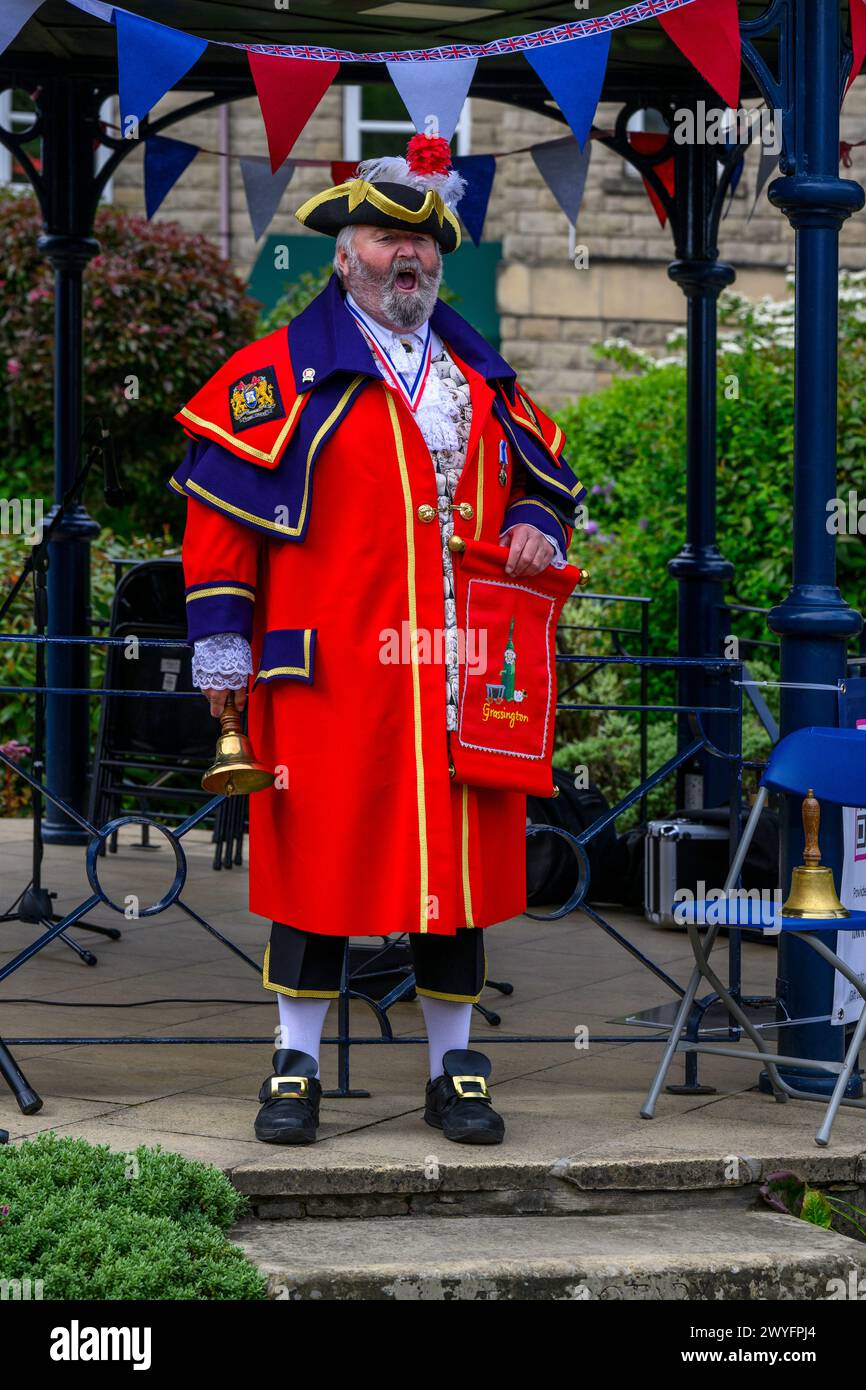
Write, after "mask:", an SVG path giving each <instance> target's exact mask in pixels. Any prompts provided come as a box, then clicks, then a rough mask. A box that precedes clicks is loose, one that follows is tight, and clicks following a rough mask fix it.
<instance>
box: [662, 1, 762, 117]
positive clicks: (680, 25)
mask: <svg viewBox="0 0 866 1390" xmlns="http://www.w3.org/2000/svg"><path fill="white" fill-rule="evenodd" d="M659 24H660V25H661V26H662V28H663V29H664V31H665V33H666V34H667V35H668V37H669V38H670V39H672V40H673V42H674V43H675V44H676V46H677V48H678V49H679V50H680V52H681V53H683V54H684V55H685V57H686V58H688V60H689V62H690V63H691V65H692V67H694V68H697V70H698V72H699V73H700V74H701V77H704V78H706V80H707V82H709V84H710V86H711V87H712V89H713V91H714V92H718V94H719V96H720V97H721V98H722V101H723V102H724V103H725V105H726V106H731V107H733V108H734V110H736V109H737V108H738V107H739V104H740V69H741V67H742V60H743V44H742V39H741V37H740V17H739V15H738V13H737V0H694V4H692V5H689V6H687V7H686V8H685V9H682V10H675V11H674V12H673V13H670V14H662V15H659Z"/></svg>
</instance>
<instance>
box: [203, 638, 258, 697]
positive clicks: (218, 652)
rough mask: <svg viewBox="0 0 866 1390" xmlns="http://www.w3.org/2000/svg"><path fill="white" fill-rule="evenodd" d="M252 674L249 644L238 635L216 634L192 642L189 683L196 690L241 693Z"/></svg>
mask: <svg viewBox="0 0 866 1390" xmlns="http://www.w3.org/2000/svg"><path fill="white" fill-rule="evenodd" d="M252 673H253V662H252V652H251V651H250V644H249V642H248V641H247V639H246V637H241V635H240V633H237V632H217V633H214V634H213V636H211V637H202V638H201V639H200V640H199V641H198V642H196V643H195V646H194V648H193V656H192V683H193V685H194V686H197V687H198V689H199V690H208V689H210V690H243V689H244V687H245V686H246V683H247V676H251V675H252Z"/></svg>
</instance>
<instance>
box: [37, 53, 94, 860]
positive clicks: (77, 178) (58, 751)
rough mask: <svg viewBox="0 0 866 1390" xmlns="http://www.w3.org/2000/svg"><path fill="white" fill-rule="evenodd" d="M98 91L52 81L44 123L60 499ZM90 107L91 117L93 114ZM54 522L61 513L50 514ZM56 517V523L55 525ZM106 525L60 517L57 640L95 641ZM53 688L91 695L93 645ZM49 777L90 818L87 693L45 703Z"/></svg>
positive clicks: (73, 415) (70, 434)
mask: <svg viewBox="0 0 866 1390" xmlns="http://www.w3.org/2000/svg"><path fill="white" fill-rule="evenodd" d="M91 87H92V84H90V85H88V84H87V83H84V82H80V81H75V80H70V79H68V78H58V79H52V80H50V81H48V82H46V84H45V90H44V92H43V94H42V97H41V101H40V106H41V112H42V120H43V123H44V124H43V141H42V150H43V163H42V172H43V188H44V201H43V215H44V230H43V233H42V235H41V236H40V238H39V242H38V245H39V249H40V251H42V253H43V254H44V255H45V256H47V257H48V259H49V260H50V262H51V265H52V267H53V269H54V343H55V364H54V501H55V506H56V504H57V503H59V502H60V501H61V500H62V498H63V495H64V493H65V492H66V491H67V490H68V489H69V487H70V486H71V484H72V481H73V479H74V478H75V475H76V473H77V471H78V468H79V464H80V461H81V436H82V412H81V396H82V381H83V358H82V351H83V345H82V322H83V318H82V288H83V287H82V276H83V273H84V268H85V266H86V265H87V263H88V262H89V261H90V260H91V259H92V257H93V256H95V255H96V254H97V252H98V251H99V243H98V242H96V241H94V240H93V237H92V235H91V233H92V230H93V217H94V212H95V200H94V193H93V140H94V132H95V130H96V126H95V123H94V124H92V125H91V124H89V123H88V121H87V120H86V119H82V114H83V113H87V114H89V115H91V116H93V117H94V118H95V116H96V112H95V111H93V109H92V103H93V96H92V90H91ZM88 108H90V109H88ZM50 515H53V512H52V513H51V514H50ZM50 515H49V519H50ZM98 533H99V527H98V526H97V524H96V522H95V521H93V519H92V518H91V517H90V516H89V515H88V513H87V511H86V510H85V508H84V507H83V506H81V505H80V504H79V505H76V506H74V507H72V508H71V509H70V511H68V512H67V513H66V515H65V516H64V517H63V518H62V519H61V521H60V523H59V526H58V529H57V531H56V532H55V534H54V537H53V539H52V542H51V545H50V561H49V567H48V632H49V635H50V636H52V637H69V636H74V637H87V636H89V635H90V632H89V623H90V542H91V540H92V539H93V537H94V536H96V535H98ZM47 680H48V685H49V686H50V687H52V688H54V689H57V688H60V689H73V690H86V689H87V687H88V686H89V685H90V648H89V647H88V646H87V645H86V644H85V643H78V644H74V645H71V646H62V645H58V646H55V645H54V644H53V643H50V644H49V647H48V668H47ZM46 722H47V735H46V759H45V762H46V770H47V782H48V785H49V786H50V787H51V790H52V791H53V792H56V793H57V794H58V795H59V796H61V797H63V799H64V800H65V801H68V802H69V804H70V805H72V806H74V807H75V808H76V809H77V810H83V809H84V807H83V802H84V789H85V784H86V778H87V769H88V766H89V762H90V701H89V699H88V698H87V696H85V695H59V694H50V695H49V696H48V699H47V704H46ZM43 836H44V838H45V840H46V841H49V842H53V843H55V844H73V843H84V842H85V841H86V840H87V832H86V831H84V830H82V829H81V828H80V827H79V826H77V825H76V824H75V823H74V822H73V821H71V820H70V819H69V817H68V816H65V815H64V814H63V812H62V811H60V810H59V809H58V808H57V806H55V804H54V802H53V801H49V802H48V807H47V810H46V813H45V818H44V820H43Z"/></svg>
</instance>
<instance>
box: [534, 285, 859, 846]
mask: <svg viewBox="0 0 866 1390" xmlns="http://www.w3.org/2000/svg"><path fill="white" fill-rule="evenodd" d="M840 309H841V314H840V332H839V338H840V385H839V481H838V494H839V496H840V497H843V498H846V497H847V494H848V491H849V489H854V490H857V489H858V488H860V489H862V485H863V479H864V463H866V445H864V437H863V426H862V416H863V398H864V390H866V359H864V353H866V348H864V339H863V325H864V319H866V275H864V274H863V273H861V272H857V273H849V274H844V275H843V276H842V277H841V280H840ZM793 314H794V303H793V299H792V298H789V299H787V300H785V301H784V302H782V303H775V302H773V301H770V300H764V301H761V302H760V303H757V304H755V303H751V302H750V301H748V300H747V299H745V298H743V297H742V296H740V295H738V294H735V293H733V292H731V291H728V292H726V294H725V295H723V297H722V299H721V302H720V320H721V339H720V354H719V371H718V394H717V400H718V415H719V423H718V443H719V467H718V542H719V547H720V549H721V552H722V554H723V555H724V556H725V558H726V559H728V560H730V561H731V562H732V563H733V565H734V569H735V573H734V578H733V581H732V583H731V585H730V588H729V590H728V593H727V599H728V601H729V602H731V603H740V604H746V605H754V606H756V607H760V608H764V609H766V608H769V607H771V606H772V605H773V604H775V603H778V602H780V601H781V600H782V599H783V598H784V597H785V595H786V593H787V590H788V588H789V585H790V580H791V554H792V540H791V527H792V519H793V496H792V476H793V473H792V470H793V412H794V360H793V359H794V354H793V322H794V320H793ZM682 347H683V337H682V335H681V334H674V335H672V337H671V340H670V348H671V351H670V353H669V355H668V356H666V357H665V358H662V359H655V358H653V357H652V356H650V355H649V354H647V353H644V352H641V351H639V350H638V349H636V348H634V347H632V346H631V345H630V344H628V343H627V342H624V341H621V340H620V341H615V342H608V343H606V344H603V345H600V346H599V347H598V348H597V352H598V355H599V356H600V357H601V358H602V359H604V360H608V361H611V362H613V363H616V364H618V365H619V366H620V368H621V369H622V370H623V375H621V376H619V377H617V378H615V379H614V381H613V383H612V384H611V385H610V386H609V387H608V388H607V389H606V390H603V391H599V392H597V393H596V394H594V395H591V396H585V397H583V398H581V399H580V400H577V401H575V402H574V404H573V405H570V406H568V407H567V408H566V409H564V410H562V411H560V412H559V414H558V416H557V418H558V420H559V423H560V424H561V426H562V428H563V430H564V431H565V434H566V437H567V440H568V457H569V459H570V461H571V462H572V465H573V467H574V469H575V471H576V472H577V474H578V476H579V477H581V479H582V481H583V482H584V483H585V484H586V485H587V487H588V488H589V489H590V496H589V499H588V505H589V522H588V526H587V528H586V530H584V531H581V530H576V531H575V535H574V538H573V542H572V548H571V558H572V560H574V561H575V562H576V563H580V564H582V565H584V566H586V568H588V569H589V570H590V571H591V574H592V580H591V584H590V589H591V590H593V591H595V592H605V593H613V594H632V595H634V594H646V595H649V596H650V597H651V598H652V604H651V607H650V616H649V651H650V654H651V655H663V654H664V655H667V654H674V653H675V652H676V644H677V636H676V634H677V586H676V584H675V582H674V581H673V579H672V578H671V577H670V576H669V574H668V572H667V568H666V566H667V562H668V560H670V559H671V558H672V557H673V556H674V555H675V554H676V553H677V552H678V551H679V549H680V547H681V545H682V543H683V541H684V538H685V532H684V527H685V501H686V487H685V481H686V467H685V437H686V368H685V363H684V359H683V355H682ZM827 501H828V499H826V498H804V499H802V502H801V505H803V506H809V507H812V508H815V509H817V510H818V511H819V512H820V513H821V514H822V515H824V514H825V508H826V503H827ZM863 526H864V530H866V517H864V520H863ZM838 541H839V545H838V555H839V583H840V586H841V588H842V592H843V596H844V597H845V598H846V599H847V601H848V602H849V603H850V604H851V605H852V606H853V607H855V608H858V609H859V610H861V611H862V610H863V608H864V606H866V546H864V539H863V536H862V535H840V536H839V537H838ZM567 616H568V617H570V619H571V620H572V621H581V622H584V623H587V622H593V623H595V625H596V626H601V625H602V624H604V623H607V624H611V623H615V622H618V623H622V624H625V625H630V626H634V625H635V623H636V610H635V609H634V608H633V607H629V606H628V605H625V604H620V605H615V604H608V605H604V606H603V607H596V606H595V605H590V604H587V603H585V602H578V603H576V604H573V605H572V606H571V612H570V614H568V615H567ZM731 630H732V632H733V633H734V634H736V635H737V636H738V637H740V638H744V639H746V638H751V639H754V640H758V641H762V642H771V643H772V642H775V640H776V639H775V638H774V635H773V634H772V633H771V632H770V631H769V629H768V628H767V626H766V620H765V618H764V617H763V616H762V615H761V614H735V615H734V618H733V622H732V624H731ZM626 646H627V649H628V650H630V651H633V652H636V651H637V650H638V646H637V642H636V639H635V638H634V637H632V638H629V639H627V641H626ZM579 649H581V650H583V651H584V652H585V653H592V652H611V650H612V648H611V645H610V641H609V639H606V638H604V637H603V636H602V634H600V633H599V635H598V636H597V637H595V636H593V635H592V634H589V635H586V634H583V636H582V645H581V646H580V648H579ZM742 652H743V655H744V657H745V659H746V660H748V662H749V665H750V668H751V671H752V674H753V675H754V676H755V678H756V679H766V678H771V679H772V678H775V679H778V669H777V655H776V653H775V652H774V651H773V650H772V649H763V648H762V649H757V651H756V650H755V649H750V648H749V647H745V646H744V647H743V649H742ZM649 687H650V698H651V700H653V701H657V702H661V701H667V702H672V701H673V700H674V699H675V696H676V687H675V683H674V678H673V676H671V675H656V674H654V675H653V676H652V677H651V678H650V682H649ZM638 692H639V687H638V683H637V679H636V678H635V677H634V676H631V675H629V674H627V673H626V671H625V669H624V668H611V667H608V668H606V669H605V670H603V671H602V672H601V673H600V674H599V675H598V676H597V677H595V678H594V680H593V682H592V684H591V686H590V687H589V688H588V689H586V690H585V694H584V698H585V699H587V700H588V699H595V700H598V701H599V702H603V701H627V702H636V701H637V700H638V698H639V694H638ZM764 693H765V695H766V696H767V702H768V704H769V705H770V708H771V709H772V710H773V712H774V713H775V714H776V715H777V717H778V697H777V694H776V692H772V691H771V692H769V693H768V692H764ZM747 713H748V706H747ZM558 731H559V740H560V741H559V747H558V751H557V757H556V761H557V763H558V764H559V765H560V766H563V767H569V766H574V765H577V764H587V765H588V766H589V768H590V774H591V776H592V777H593V780H595V781H598V782H599V784H600V785H601V786H602V787H603V789H604V790H605V791H606V792H607V794H608V795H610V796H613V797H615V798H618V797H619V796H621V795H622V794H623V793H624V791H625V790H626V788H627V787H629V786H630V785H633V784H634V783H635V782H637V780H638V776H637V772H638V744H637V716H636V715H632V714H619V713H611V714H607V713H596V714H594V713H587V714H582V715H578V716H575V717H571V718H569V717H568V716H566V717H562V718H560V719H559V720H558ZM745 747H746V752H747V756H749V757H764V756H766V754H767V752H768V750H769V741H768V739H767V737H766V735H765V734H764V733H763V730H762V729H761V728H760V725H759V724H758V721H757V719H756V717H755V716H754V715H752V714H751V713H748V718H747V723H746V730H745ZM674 751H675V733H674V727H673V717H672V716H670V715H667V716H658V717H654V718H653V719H652V722H651V725H650V757H649V763H650V767H651V768H652V767H656V766H658V765H660V764H661V763H662V762H663V761H665V760H666V758H668V757H670V756H671V755H672V754H673V752H674ZM672 797H673V790H672V788H669V787H667V786H665V787H663V788H661V789H659V791H657V792H656V793H655V794H654V796H653V797H652V799H651V802H650V809H651V813H656V814H667V813H669V812H670V811H671V810H673V809H674V806H673V800H672ZM627 823H628V820H627V819H626V820H624V821H621V822H620V828H621V829H622V828H623V825H624V824H627Z"/></svg>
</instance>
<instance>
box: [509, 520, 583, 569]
mask: <svg viewBox="0 0 866 1390" xmlns="http://www.w3.org/2000/svg"><path fill="white" fill-rule="evenodd" d="M514 526H530V529H531V530H533V531H537V532H538V534H539V535H540V536H543V537H544V539H545V540H546V541H549V542H550V544H551V545H552V546H553V548H554V550H555V551H556V554H555V555H554V557H553V559H552V560H551V562H550V563H551V565H552V566H553V568H554V569H555V570H562V569H565V566H566V563H567V562H566V559H565V556H564V555H563V553H562V547H561V546H560V544H559V541H558V540H557V539H556V537H555V536H549V535H548V534H547V532H546V531H542V529H541V527H540V526H532V525H531V523H530V522H528V521H515V523H514ZM514 526H509V528H508V531H503V532H502V535H501V536H500V537H499V539H500V540H502V538H503V536H507V535H508V532H509V531H513V530H514Z"/></svg>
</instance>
